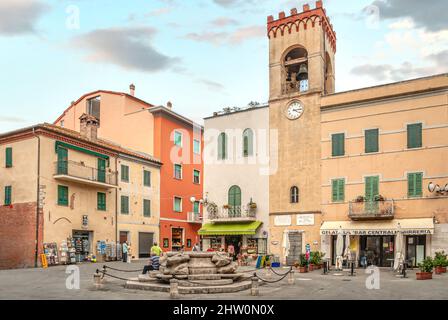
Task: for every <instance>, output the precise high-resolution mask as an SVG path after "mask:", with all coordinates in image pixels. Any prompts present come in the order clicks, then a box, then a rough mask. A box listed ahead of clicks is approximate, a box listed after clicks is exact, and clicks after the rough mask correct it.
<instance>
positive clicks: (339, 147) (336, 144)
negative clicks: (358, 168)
mask: <svg viewBox="0 0 448 320" xmlns="http://www.w3.org/2000/svg"><path fill="white" fill-rule="evenodd" d="M331 142H332V156H333V157H339V156H343V155H344V154H345V134H344V133H338V134H333V135H332V136H331Z"/></svg>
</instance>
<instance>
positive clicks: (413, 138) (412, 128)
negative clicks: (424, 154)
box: [408, 123, 423, 149]
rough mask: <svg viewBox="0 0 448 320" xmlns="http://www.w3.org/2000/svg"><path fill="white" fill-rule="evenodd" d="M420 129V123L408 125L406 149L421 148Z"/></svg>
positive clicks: (421, 126)
mask: <svg viewBox="0 0 448 320" xmlns="http://www.w3.org/2000/svg"><path fill="white" fill-rule="evenodd" d="M422 128H423V125H422V124H421V123H415V124H409V125H408V149H414V148H421V147H422V145H423V144H422Z"/></svg>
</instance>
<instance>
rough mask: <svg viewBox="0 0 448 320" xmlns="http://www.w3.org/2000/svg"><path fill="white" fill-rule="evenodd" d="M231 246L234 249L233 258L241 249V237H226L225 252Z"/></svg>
mask: <svg viewBox="0 0 448 320" xmlns="http://www.w3.org/2000/svg"><path fill="white" fill-rule="evenodd" d="M230 245H233V247H234V248H235V257H237V256H238V254H240V252H241V247H242V245H243V236H226V251H227V248H228V246H230Z"/></svg>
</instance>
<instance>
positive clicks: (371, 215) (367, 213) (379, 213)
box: [349, 200, 395, 220]
mask: <svg viewBox="0 0 448 320" xmlns="http://www.w3.org/2000/svg"><path fill="white" fill-rule="evenodd" d="M394 214H395V206H394V201H393V200H383V201H361V202H356V201H355V202H350V208H349V217H350V218H351V219H354V220H356V219H393V218H394Z"/></svg>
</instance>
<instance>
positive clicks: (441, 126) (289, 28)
mask: <svg viewBox="0 0 448 320" xmlns="http://www.w3.org/2000/svg"><path fill="white" fill-rule="evenodd" d="M268 37H269V48H270V49H269V52H270V56H269V58H270V102H269V109H270V129H271V132H272V130H277V135H278V146H272V143H275V141H271V150H274V151H273V152H271V163H272V164H275V166H276V167H278V168H277V169H276V170H271V171H273V174H272V175H271V176H270V186H269V188H270V191H269V203H270V228H269V233H270V247H271V252H272V253H273V254H275V255H278V256H280V257H281V260H282V261H283V262H286V263H288V264H293V263H295V262H298V260H299V258H300V255H301V254H303V253H305V252H306V250H307V249H308V250H311V251H318V250H321V251H323V252H325V253H326V255H327V258H332V260H333V262H334V260H335V255H336V250H335V242H336V235H337V234H338V233H342V234H344V237H345V235H348V236H350V247H349V248H348V249H349V250H348V251H350V253H351V255H352V257H353V259H355V260H356V261H358V262H361V261H362V262H367V263H371V264H375V265H379V266H390V265H391V263H392V262H393V260H394V258H395V257H396V255H397V252H400V251H402V253H403V255H404V258H405V259H409V260H411V262H412V263H413V264H414V265H415V264H417V263H418V262H419V261H421V260H422V259H423V258H424V257H425V256H429V255H433V254H434V252H435V251H438V250H441V249H444V250H445V251H448V223H447V222H448V220H447V219H448V209H447V208H448V197H447V196H448V166H447V160H448V151H447V147H448V138H447V137H448V135H447V133H448V104H447V103H448V99H447V97H448V96H447V93H448V91H447V89H448V76H447V75H440V76H433V77H428V78H421V79H416V80H411V81H404V82H399V83H392V84H389V85H383V86H378V87H372V88H365V89H360V90H353V91H349V92H342V93H334V88H335V87H334V83H335V72H334V66H335V52H336V34H335V32H334V31H333V26H332V25H331V23H330V21H329V18H328V16H327V15H326V12H325V10H324V9H323V7H322V2H321V1H317V2H316V7H315V8H313V9H311V8H310V6H309V5H304V6H303V12H300V13H299V12H298V11H297V10H296V9H292V10H291V13H290V15H286V14H285V13H284V12H281V13H280V14H279V16H278V18H277V19H274V17H272V16H270V17H268ZM275 166H274V167H275ZM400 231H401V233H400V234H404V235H405V237H404V245H403V247H402V248H395V244H396V242H397V241H396V240H397V234H398V233H399V232H400ZM347 240H348V239H347ZM343 251H345V245H344V248H343Z"/></svg>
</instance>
